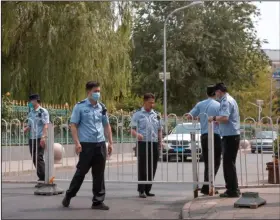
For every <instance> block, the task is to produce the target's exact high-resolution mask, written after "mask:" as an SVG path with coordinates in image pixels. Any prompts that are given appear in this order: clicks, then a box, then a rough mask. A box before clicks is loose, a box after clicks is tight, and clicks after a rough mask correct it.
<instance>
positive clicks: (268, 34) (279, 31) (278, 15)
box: [254, 0, 280, 49]
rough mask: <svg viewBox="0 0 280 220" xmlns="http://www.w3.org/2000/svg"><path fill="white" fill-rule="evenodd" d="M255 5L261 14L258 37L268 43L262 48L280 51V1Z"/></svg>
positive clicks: (256, 3) (257, 27)
mask: <svg viewBox="0 0 280 220" xmlns="http://www.w3.org/2000/svg"><path fill="white" fill-rule="evenodd" d="M254 4H255V5H256V6H257V7H258V8H259V9H260V13H261V15H260V17H259V19H258V20H257V21H258V24H257V26H256V29H257V32H258V36H259V38H261V39H266V40H267V41H268V44H264V45H263V46H262V48H263V49H280V1H279V0H278V1H262V2H254Z"/></svg>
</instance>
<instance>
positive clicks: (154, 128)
mask: <svg viewBox="0 0 280 220" xmlns="http://www.w3.org/2000/svg"><path fill="white" fill-rule="evenodd" d="M131 127H132V128H133V129H136V131H137V132H138V133H139V134H141V135H143V137H144V139H143V141H149V142H158V131H159V130H161V129H162V123H161V119H160V117H159V115H158V114H157V113H156V112H155V111H154V110H151V111H150V112H147V111H146V110H145V109H144V108H143V107H142V108H141V109H139V110H138V111H136V112H135V113H134V114H133V116H132V120H131Z"/></svg>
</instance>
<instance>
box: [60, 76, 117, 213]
mask: <svg viewBox="0 0 280 220" xmlns="http://www.w3.org/2000/svg"><path fill="white" fill-rule="evenodd" d="M86 91H87V94H88V97H87V98H86V99H84V100H83V101H81V102H78V103H77V104H76V105H75V107H74V109H73V112H72V116H71V131H72V137H73V140H74V142H75V148H76V153H77V154H79V161H78V164H77V170H76V173H75V175H74V177H73V179H72V181H71V183H70V187H69V189H68V190H67V191H66V195H65V197H64V199H63V201H62V205H63V206H64V207H68V206H69V205H70V200H71V198H73V197H75V196H76V194H77V192H78V191H79V189H80V187H81V185H82V183H83V181H84V178H85V175H86V174H87V173H88V171H89V169H90V168H91V173H92V181H93V184H92V192H93V199H92V206H91V208H92V209H100V210H109V207H108V206H106V205H105V204H104V203H103V201H104V199H105V183H104V171H105V164H106V158H107V149H106V143H105V137H104V133H105V134H106V136H107V139H108V142H109V144H108V153H109V155H111V153H112V149H113V141H112V132H111V127H110V124H109V120H108V116H107V113H106V112H107V109H106V107H105V106H104V104H102V103H101V102H99V98H100V84H99V83H98V82H93V81H90V82H88V83H87V84H86Z"/></svg>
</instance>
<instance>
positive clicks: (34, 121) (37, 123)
mask: <svg viewBox="0 0 280 220" xmlns="http://www.w3.org/2000/svg"><path fill="white" fill-rule="evenodd" d="M48 123H50V116H49V113H48V111H47V110H46V109H45V108H42V107H41V106H39V107H38V108H37V109H36V110H35V109H33V110H31V111H30V112H29V114H28V126H29V128H30V139H38V138H41V137H42V136H43V129H44V126H45V124H48Z"/></svg>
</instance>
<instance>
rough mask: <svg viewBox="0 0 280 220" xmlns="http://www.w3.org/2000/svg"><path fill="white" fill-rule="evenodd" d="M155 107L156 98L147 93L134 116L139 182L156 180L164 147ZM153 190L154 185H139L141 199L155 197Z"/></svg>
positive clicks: (133, 127)
mask: <svg viewBox="0 0 280 220" xmlns="http://www.w3.org/2000/svg"><path fill="white" fill-rule="evenodd" d="M154 105H155V96H154V95H153V94H152V93H146V94H145V95H144V105H143V107H142V108H141V109H139V110H138V111H136V112H135V113H134V114H133V116H132V121H131V126H132V130H131V133H132V135H133V136H134V137H136V138H137V140H138V148H137V157H138V181H152V180H153V179H154V176H155V173H156V169H157V163H158V158H159V147H161V146H162V126H161V122H160V121H161V120H160V116H159V114H157V113H156V112H155V111H154V110H153V107H154ZM147 164H148V169H147ZM147 171H148V173H147ZM151 189H152V184H138V192H139V197H140V198H146V196H155V194H153V193H150V191H151Z"/></svg>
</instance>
